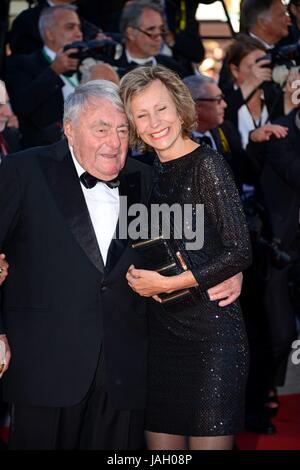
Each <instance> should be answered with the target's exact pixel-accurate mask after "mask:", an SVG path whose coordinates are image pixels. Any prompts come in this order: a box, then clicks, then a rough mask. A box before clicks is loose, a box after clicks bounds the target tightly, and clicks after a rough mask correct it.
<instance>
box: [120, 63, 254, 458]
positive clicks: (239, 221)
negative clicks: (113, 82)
mask: <svg viewBox="0 0 300 470" xmlns="http://www.w3.org/2000/svg"><path fill="white" fill-rule="evenodd" d="M121 96H122V98H123V101H124V104H125V110H126V112H127V115H128V118H129V121H130V132H131V143H132V144H133V145H137V144H141V143H142V142H143V143H144V144H146V145H147V146H150V147H152V148H153V149H154V150H155V151H156V154H157V159H156V161H155V164H154V167H155V171H156V177H155V182H154V187H153V191H152V195H151V199H150V204H162V203H166V204H167V205H169V206H170V205H172V204H173V203H177V204H180V205H181V207H182V208H183V207H184V205H185V204H190V205H191V206H192V208H193V219H192V221H189V220H185V221H184V223H185V224H189V223H190V224H191V225H193V226H194V227H195V223H196V220H195V219H196V204H204V244H203V247H202V249H197V250H195V249H194V246H193V247H192V248H187V245H186V242H188V241H190V240H187V239H186V238H185V237H186V235H185V234H186V231H185V230H184V227H183V228H182V233H181V235H182V237H181V239H180V240H178V239H176V237H177V235H176V236H175V229H174V226H173V225H172V221H170V224H171V236H170V240H169V243H170V244H174V249H175V250H179V251H180V252H181V253H182V254H183V258H184V259H185V262H186V264H187V267H188V269H187V270H186V271H185V272H183V273H181V274H177V275H174V276H170V277H167V276H163V275H162V274H159V273H158V272H156V271H150V270H144V269H136V268H134V267H133V266H132V267H130V269H129V271H128V274H127V279H128V282H129V285H130V286H131V288H132V289H133V290H134V291H136V292H137V293H139V294H140V295H142V296H146V297H153V298H154V300H156V302H154V301H151V304H152V305H151V307H150V312H149V327H150V351H149V396H148V406H147V412H146V438H147V444H148V448H150V449H230V448H232V444H233V436H234V434H235V433H236V432H237V431H239V430H241V429H242V428H243V408H244V390H245V383H246V379H247V369H248V347H247V339H246V335H245V330H244V323H243V319H242V314H241V311H240V308H239V304H238V302H234V303H232V304H231V305H229V306H226V307H220V306H219V304H218V303H217V302H214V301H210V300H209V299H208V297H207V295H206V292H207V289H209V288H210V287H211V286H213V285H215V284H217V283H219V282H221V281H224V280H225V279H227V278H229V277H231V276H232V275H234V274H236V273H238V272H240V271H241V270H243V269H245V268H246V267H247V266H248V265H249V263H250V258H251V254H250V245H249V238H248V231H247V226H246V222H245V219H244V215H243V211H242V208H241V204H240V200H239V196H238V193H237V190H236V188H235V185H234V182H233V178H232V176H231V173H230V170H229V169H228V167H227V166H226V164H225V162H224V161H223V159H222V157H221V156H220V155H219V154H218V153H216V152H215V151H214V150H212V149H210V148H208V147H206V146H205V147H200V146H199V145H198V144H196V143H195V142H194V141H192V140H191V139H190V138H189V133H190V131H191V129H192V128H193V126H194V124H195V121H196V114H195V107H194V102H193V100H192V98H191V96H190V94H189V91H188V89H187V88H186V86H185V85H184V84H183V83H182V81H181V80H180V79H179V77H178V76H177V75H176V74H175V73H174V72H172V71H170V70H168V69H166V68H164V67H162V66H151V67H138V68H136V69H135V70H134V71H132V72H129V73H128V74H126V75H125V76H124V77H123V79H122V81H121ZM176 233H177V234H178V227H177V230H176ZM175 245H176V246H175ZM188 288H194V290H195V291H197V294H198V301H196V303H195V305H192V306H189V307H185V306H184V304H182V308H181V309H180V303H179V304H177V306H176V311H175V310H174V311H173V312H172V310H171V311H166V310H165V309H164V307H163V305H162V304H159V303H158V302H159V300H160V297H159V296H160V295H161V294H164V293H170V292H177V291H179V290H182V289H188ZM178 307H179V311H178Z"/></svg>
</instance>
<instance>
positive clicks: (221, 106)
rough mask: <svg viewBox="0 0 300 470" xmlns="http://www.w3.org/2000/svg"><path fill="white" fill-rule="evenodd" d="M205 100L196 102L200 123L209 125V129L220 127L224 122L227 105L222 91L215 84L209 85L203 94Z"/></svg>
mask: <svg viewBox="0 0 300 470" xmlns="http://www.w3.org/2000/svg"><path fill="white" fill-rule="evenodd" d="M202 95H203V99H199V100H197V99H196V100H195V102H196V110H197V115H198V121H199V122H201V123H204V122H205V124H206V125H207V129H206V130H209V129H213V128H214V127H217V126H220V125H221V124H223V121H224V113H225V109H226V108H227V104H226V102H225V101H224V99H223V95H222V91H221V90H220V88H219V87H218V86H217V85H215V84H214V83H208V84H206V85H205V87H204V92H203V93H202V94H201V98H202Z"/></svg>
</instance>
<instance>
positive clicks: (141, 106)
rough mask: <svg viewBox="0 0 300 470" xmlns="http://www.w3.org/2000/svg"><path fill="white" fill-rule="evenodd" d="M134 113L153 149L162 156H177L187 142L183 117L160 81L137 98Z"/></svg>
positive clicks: (146, 141)
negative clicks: (183, 132) (183, 134)
mask: <svg viewBox="0 0 300 470" xmlns="http://www.w3.org/2000/svg"><path fill="white" fill-rule="evenodd" d="M131 113H132V116H133V120H134V124H135V126H136V130H137V133H138V134H139V136H140V138H141V139H142V140H143V141H144V142H145V143H146V144H147V145H149V146H150V147H153V148H154V150H155V151H156V152H157V154H158V156H159V157H162V158H164V157H165V158H168V156H170V155H171V156H173V155H174V156H176V152H179V151H180V150H179V149H180V146H181V144H182V142H183V138H182V135H181V122H180V117H179V116H178V113H177V109H176V106H175V103H174V101H173V99H172V97H171V95H170V93H169V92H168V90H167V88H166V87H165V85H164V84H163V83H162V82H161V81H160V80H155V81H153V82H152V83H151V84H150V85H149V86H148V87H147V88H145V89H144V90H142V91H140V92H139V93H137V94H136V95H134V96H133V98H132V99H131Z"/></svg>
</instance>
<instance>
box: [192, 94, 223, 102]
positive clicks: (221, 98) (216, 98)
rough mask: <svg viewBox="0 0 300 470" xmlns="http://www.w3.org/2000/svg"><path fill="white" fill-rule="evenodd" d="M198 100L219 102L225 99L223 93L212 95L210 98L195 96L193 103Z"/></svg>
mask: <svg viewBox="0 0 300 470" xmlns="http://www.w3.org/2000/svg"><path fill="white" fill-rule="evenodd" d="M200 101H212V102H216V103H218V104H221V102H222V101H225V95H219V96H214V97H211V98H196V99H195V103H198V102H200Z"/></svg>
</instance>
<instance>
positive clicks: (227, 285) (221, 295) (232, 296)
mask: <svg viewBox="0 0 300 470" xmlns="http://www.w3.org/2000/svg"><path fill="white" fill-rule="evenodd" d="M242 283H243V273H238V274H236V275H235V276H233V277H230V278H229V279H226V281H224V282H221V283H220V284H218V285H216V286H214V287H211V288H210V289H208V291H207V293H208V295H209V298H210V300H221V302H219V307H226V306H227V305H230V304H232V302H234V301H235V300H236V299H237V298H238V297H239V295H240V293H241V290H242Z"/></svg>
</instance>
